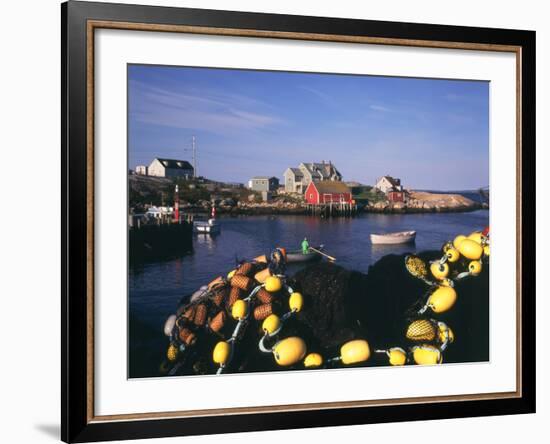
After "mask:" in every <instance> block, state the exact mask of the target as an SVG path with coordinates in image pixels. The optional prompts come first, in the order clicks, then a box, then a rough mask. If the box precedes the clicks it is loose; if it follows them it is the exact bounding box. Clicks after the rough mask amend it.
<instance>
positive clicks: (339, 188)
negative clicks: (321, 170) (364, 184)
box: [311, 180, 351, 194]
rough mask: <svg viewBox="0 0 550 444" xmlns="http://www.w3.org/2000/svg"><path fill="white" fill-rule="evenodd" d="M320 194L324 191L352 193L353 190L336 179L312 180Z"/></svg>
mask: <svg viewBox="0 0 550 444" xmlns="http://www.w3.org/2000/svg"><path fill="white" fill-rule="evenodd" d="M311 183H312V184H313V185H314V186H315V188H317V191H318V192H319V194H324V193H351V190H350V189H349V187H348V186H347V185H346V184H345V183H344V182H339V181H336V180H323V181H320V182H317V181H314V182H311Z"/></svg>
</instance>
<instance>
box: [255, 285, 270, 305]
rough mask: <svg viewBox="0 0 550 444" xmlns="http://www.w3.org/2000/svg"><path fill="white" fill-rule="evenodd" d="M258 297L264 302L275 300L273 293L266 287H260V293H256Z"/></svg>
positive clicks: (268, 302)
mask: <svg viewBox="0 0 550 444" xmlns="http://www.w3.org/2000/svg"><path fill="white" fill-rule="evenodd" d="M256 297H257V298H258V300H259V301H260V302H261V303H262V304H271V302H272V301H273V295H272V294H271V293H270V292H269V291H267V290H266V289H265V288H260V290H259V291H258V293H256Z"/></svg>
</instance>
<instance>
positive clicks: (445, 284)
mask: <svg viewBox="0 0 550 444" xmlns="http://www.w3.org/2000/svg"><path fill="white" fill-rule="evenodd" d="M439 285H441V286H443V287H453V286H454V284H453V281H452V280H451V279H449V278H445V279H441V282H440V283H439Z"/></svg>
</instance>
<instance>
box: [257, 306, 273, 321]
mask: <svg viewBox="0 0 550 444" xmlns="http://www.w3.org/2000/svg"><path fill="white" fill-rule="evenodd" d="M270 314H273V306H272V305H271V304H262V305H258V306H257V307H256V308H255V309H254V319H256V320H257V321H263V320H264V319H265V318H267V317H268V316H269V315H270Z"/></svg>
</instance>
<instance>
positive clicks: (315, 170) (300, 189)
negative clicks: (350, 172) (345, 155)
mask: <svg viewBox="0 0 550 444" xmlns="http://www.w3.org/2000/svg"><path fill="white" fill-rule="evenodd" d="M284 178H285V191H287V192H291V193H304V192H305V191H306V188H307V186H308V185H309V184H310V183H311V182H323V181H335V182H340V181H341V180H342V175H341V174H340V172H339V171H338V169H337V168H336V167H335V166H334V164H333V163H332V162H331V161H328V162H326V161H324V160H323V161H322V162H320V163H319V162H309V163H305V162H302V163H301V164H300V165H299V166H298V168H287V169H286V171H285V172H284Z"/></svg>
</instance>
